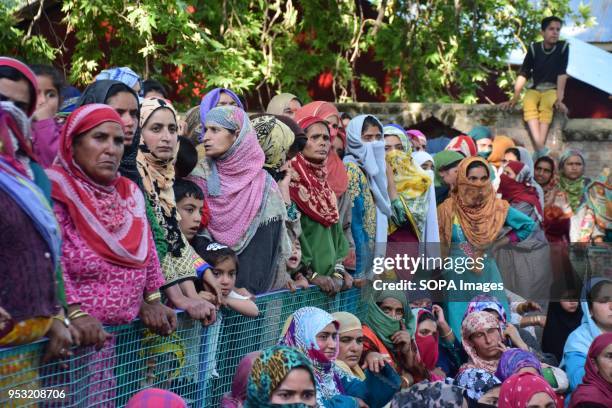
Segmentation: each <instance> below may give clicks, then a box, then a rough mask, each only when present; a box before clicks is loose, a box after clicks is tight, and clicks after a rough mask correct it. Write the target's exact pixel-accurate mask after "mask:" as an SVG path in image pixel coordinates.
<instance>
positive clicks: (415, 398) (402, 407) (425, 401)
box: [391, 381, 464, 408]
mask: <svg viewBox="0 0 612 408" xmlns="http://www.w3.org/2000/svg"><path fill="white" fill-rule="evenodd" d="M463 406H464V405H463V388H461V387H457V386H455V385H451V384H445V383H443V382H442V381H435V382H429V381H422V382H419V383H417V384H414V385H413V386H412V387H410V388H408V389H407V390H406V391H402V392H398V393H397V394H396V395H395V397H394V398H393V400H392V401H391V408H411V407H427V408H461V407H463Z"/></svg>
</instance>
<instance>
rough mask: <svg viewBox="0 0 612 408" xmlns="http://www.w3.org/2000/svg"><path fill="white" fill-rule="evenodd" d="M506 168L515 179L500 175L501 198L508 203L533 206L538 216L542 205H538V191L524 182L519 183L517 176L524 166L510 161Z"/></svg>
mask: <svg viewBox="0 0 612 408" xmlns="http://www.w3.org/2000/svg"><path fill="white" fill-rule="evenodd" d="M506 166H508V167H510V168H511V169H512V171H513V172H514V174H516V179H511V178H510V177H508V176H506V175H505V174H502V175H501V176H500V180H501V182H500V184H499V190H498V191H499V192H500V193H501V195H502V198H503V199H504V200H506V201H508V202H509V203H512V202H515V201H516V202H521V201H524V202H526V203H529V204H531V205H533V206H534V207H535V208H536V210H537V211H538V213H539V214H540V216H542V215H543V213H542V205H541V204H540V199H539V197H538V191H537V190H536V189H535V187H533V186H531V185H529V184H527V183H526V182H525V181H521V179H520V177H519V174H520V173H521V171H523V169H525V164H524V163H522V162H518V161H510V162H508V164H506Z"/></svg>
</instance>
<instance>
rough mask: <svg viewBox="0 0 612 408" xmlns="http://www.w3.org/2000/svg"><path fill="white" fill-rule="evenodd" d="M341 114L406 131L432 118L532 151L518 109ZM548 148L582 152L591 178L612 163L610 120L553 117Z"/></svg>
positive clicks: (361, 107) (431, 107)
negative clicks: (479, 128) (487, 131)
mask: <svg viewBox="0 0 612 408" xmlns="http://www.w3.org/2000/svg"><path fill="white" fill-rule="evenodd" d="M337 106H338V109H339V110H340V111H341V112H347V113H349V114H351V115H352V116H355V115H357V114H360V113H371V114H373V115H376V116H377V117H378V118H379V119H380V120H381V121H382V122H383V123H398V124H401V125H403V126H404V127H406V128H409V127H413V126H418V125H419V124H422V123H423V122H426V121H427V120H428V119H429V120H430V119H431V118H434V119H436V120H438V121H439V122H441V123H442V124H444V125H445V126H447V127H448V128H452V129H454V130H456V131H457V132H460V133H466V132H468V131H469V130H470V129H471V128H472V127H474V126H476V125H485V126H488V127H490V128H491V130H492V131H493V133H494V134H497V135H507V136H510V137H511V138H513V139H514V140H516V141H517V142H518V143H520V144H522V145H524V146H525V147H527V148H529V149H531V148H532V145H531V139H530V136H529V131H528V128H527V125H526V123H525V122H524V121H523V114H522V110H521V108H516V109H513V110H511V111H502V110H501V109H499V108H498V107H497V106H494V105H462V104H436V103H348V104H338V105H337ZM547 145H548V146H549V147H550V148H551V149H552V150H553V154H555V155H558V154H559V152H560V151H562V150H563V149H564V148H565V147H566V146H568V145H571V146H576V147H578V148H580V149H582V150H583V151H584V152H585V154H586V157H587V168H586V173H587V175H589V176H594V175H597V174H598V173H599V171H600V170H601V169H602V167H603V166H604V165H610V162H611V159H612V119H567V117H566V116H565V115H561V114H559V113H555V117H554V118H553V122H552V124H551V127H550V130H549V133H548V141H547Z"/></svg>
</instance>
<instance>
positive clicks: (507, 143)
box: [487, 135, 515, 171]
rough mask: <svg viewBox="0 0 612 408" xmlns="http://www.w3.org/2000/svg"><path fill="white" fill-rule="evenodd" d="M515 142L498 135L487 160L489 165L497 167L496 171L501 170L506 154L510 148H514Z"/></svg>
mask: <svg viewBox="0 0 612 408" xmlns="http://www.w3.org/2000/svg"><path fill="white" fill-rule="evenodd" d="M514 146H515V144H514V140H512V139H511V138H509V137H508V136H504V135H497V136H495V139H493V147H492V148H491V154H490V155H489V158H488V159H487V160H488V162H489V163H491V164H492V165H493V166H495V168H496V169H498V171H499V169H500V168H501V167H502V165H503V163H502V162H503V160H504V155H505V154H506V150H508V149H509V148H510V147H514Z"/></svg>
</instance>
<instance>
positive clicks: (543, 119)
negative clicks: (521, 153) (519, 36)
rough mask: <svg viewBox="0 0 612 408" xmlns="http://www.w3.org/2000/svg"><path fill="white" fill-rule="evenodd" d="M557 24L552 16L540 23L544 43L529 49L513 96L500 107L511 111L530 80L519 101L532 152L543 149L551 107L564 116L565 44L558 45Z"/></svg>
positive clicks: (557, 21)
mask: <svg viewBox="0 0 612 408" xmlns="http://www.w3.org/2000/svg"><path fill="white" fill-rule="evenodd" d="M561 24H562V21H561V19H560V18H558V17H555V16H551V17H546V18H545V19H543V20H542V37H543V38H544V40H543V41H540V42H536V43H533V44H531V45H530V46H529V49H528V50H527V55H526V56H525V60H524V61H523V65H522V66H521V69H520V71H519V76H518V78H517V80H516V84H515V85H514V96H513V97H512V99H510V100H509V101H507V102H504V103H502V104H501V105H502V107H503V108H506V109H507V108H512V107H514V105H516V102H517V101H518V100H519V97H520V95H521V91H522V90H523V87H524V86H525V84H526V83H527V80H528V79H529V80H530V82H529V84H528V89H527V92H526V93H525V97H524V98H523V115H524V118H525V121H526V122H527V124H528V125H529V130H530V131H531V134H532V136H533V141H534V147H535V149H536V150H541V149H543V148H544V146H545V145H546V136H547V133H548V128H549V126H550V123H551V122H552V118H553V106H554V107H555V108H557V109H559V110H560V111H561V112H565V113H567V107H566V106H565V104H564V103H563V97H564V95H565V83H566V82H567V74H566V72H565V71H566V69H567V61H568V58H569V46H568V44H567V43H566V42H565V41H559V32H560V31H561Z"/></svg>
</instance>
